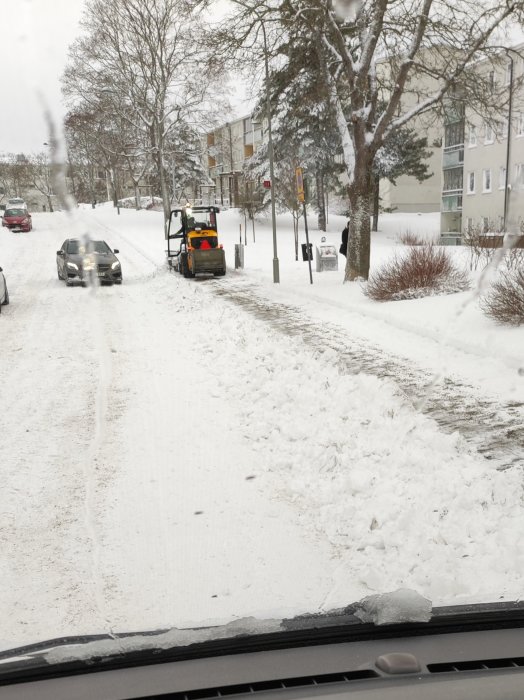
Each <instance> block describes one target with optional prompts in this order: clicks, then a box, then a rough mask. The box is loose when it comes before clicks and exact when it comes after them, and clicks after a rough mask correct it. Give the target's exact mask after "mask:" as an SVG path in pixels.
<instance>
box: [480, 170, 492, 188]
mask: <svg viewBox="0 0 524 700" xmlns="http://www.w3.org/2000/svg"><path fill="white" fill-rule="evenodd" d="M482 172H483V183H482V191H483V192H491V168H486V169H485V170H483V171H482Z"/></svg>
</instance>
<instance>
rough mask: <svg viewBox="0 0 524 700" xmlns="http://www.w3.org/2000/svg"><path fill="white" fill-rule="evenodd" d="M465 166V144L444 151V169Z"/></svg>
mask: <svg viewBox="0 0 524 700" xmlns="http://www.w3.org/2000/svg"><path fill="white" fill-rule="evenodd" d="M463 164H464V144H463V143H461V144H457V145H456V146H451V147H450V148H446V149H445V150H444V154H443V156H442V169H443V170H447V169H448V168H456V167H459V166H461V165H463Z"/></svg>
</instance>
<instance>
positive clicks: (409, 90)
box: [228, 0, 524, 281]
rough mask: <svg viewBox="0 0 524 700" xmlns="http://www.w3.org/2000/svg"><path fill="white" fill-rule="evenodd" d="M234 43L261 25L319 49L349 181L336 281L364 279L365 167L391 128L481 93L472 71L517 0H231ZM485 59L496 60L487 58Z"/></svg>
mask: <svg viewBox="0 0 524 700" xmlns="http://www.w3.org/2000/svg"><path fill="white" fill-rule="evenodd" d="M233 2H234V4H235V6H236V8H237V10H236V13H235V16H234V18H230V19H229V20H228V24H229V26H230V27H234V28H235V35H236V40H237V42H241V41H244V42H249V41H251V39H250V38H249V37H250V35H251V33H252V30H253V27H255V26H256V24H257V23H259V22H260V21H263V22H264V23H265V24H266V25H268V26H274V25H275V24H276V25H278V27H279V30H280V32H281V33H282V34H283V35H284V36H287V35H289V34H291V33H293V34H294V36H295V37H296V40H297V41H303V42H306V43H309V44H310V45H312V46H314V47H315V50H316V51H317V53H318V59H319V64H320V66H321V70H322V71H323V76H324V80H325V83H326V85H327V86H328V96H329V97H328V99H329V103H330V105H331V109H332V111H333V116H334V119H335V123H336V128H337V130H338V133H339V137H340V142H341V146H342V152H343V159H344V164H345V169H346V173H347V177H348V179H349V186H348V196H349V202H350V210H351V227H350V241H349V246H348V247H349V253H348V258H347V264H346V270H345V281H348V280H354V279H358V278H364V279H367V277H368V274H369V261H370V239H371V236H370V233H371V225H370V214H371V197H372V192H373V165H374V161H375V157H376V155H377V153H378V151H379V150H380V149H381V148H382V146H383V145H384V143H385V142H386V141H387V139H388V138H389V137H390V136H391V135H392V134H393V133H394V132H396V131H397V130H399V129H401V128H402V127H404V126H406V125H408V124H409V123H410V122H411V121H412V120H413V119H415V118H417V117H421V116H422V115H425V114H428V113H429V112H431V111H432V110H435V108H436V107H437V106H438V105H440V104H441V103H442V101H443V100H444V98H446V97H449V96H452V95H453V93H454V91H455V95H456V96H457V95H458V94H459V93H458V88H459V86H460V99H467V98H468V95H471V96H473V99H478V97H479V96H482V97H486V96H489V95H490V94H491V93H490V90H489V84H488V76H487V75H486V76H484V75H483V74H479V72H478V70H477V68H476V66H475V65H474V64H475V62H477V61H478V60H479V59H480V58H481V57H482V56H483V55H486V51H487V49H488V45H489V43H490V41H491V39H492V37H493V35H494V32H495V31H496V30H497V28H498V27H500V26H501V24H502V23H503V22H504V21H506V20H509V19H510V18H514V19H517V20H520V19H521V17H522V12H523V5H524V3H523V0H505V1H504V2H493V1H492V0H262V2H260V1H259V0H233ZM492 60H494V61H495V60H496V58H493V59H492Z"/></svg>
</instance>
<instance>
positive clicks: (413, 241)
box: [398, 230, 426, 246]
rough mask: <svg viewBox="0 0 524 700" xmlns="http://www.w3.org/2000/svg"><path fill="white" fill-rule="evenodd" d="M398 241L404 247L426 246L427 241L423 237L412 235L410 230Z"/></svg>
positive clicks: (401, 235) (402, 234)
mask: <svg viewBox="0 0 524 700" xmlns="http://www.w3.org/2000/svg"><path fill="white" fill-rule="evenodd" d="M398 240H399V241H400V242H401V243H402V244H403V245H409V246H414V245H426V241H425V240H424V239H423V238H422V237H421V236H417V234H416V233H412V232H411V231H409V230H408V231H404V233H401V234H400V236H399V237H398Z"/></svg>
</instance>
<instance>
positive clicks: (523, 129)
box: [517, 112, 524, 136]
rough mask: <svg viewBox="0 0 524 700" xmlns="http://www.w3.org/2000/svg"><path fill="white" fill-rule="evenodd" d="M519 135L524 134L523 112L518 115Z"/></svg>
mask: <svg viewBox="0 0 524 700" xmlns="http://www.w3.org/2000/svg"><path fill="white" fill-rule="evenodd" d="M517 136H524V115H523V114H522V112H521V113H520V114H519V115H518V116H517Z"/></svg>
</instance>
